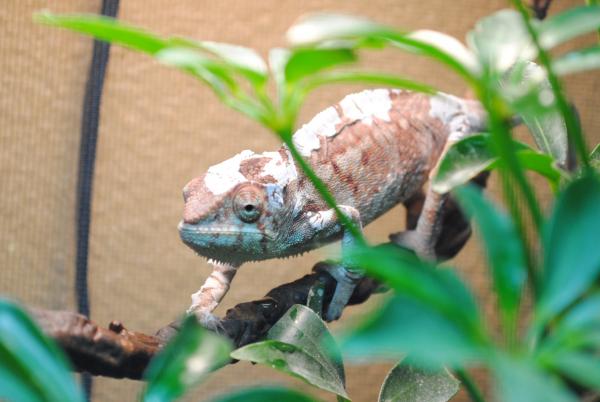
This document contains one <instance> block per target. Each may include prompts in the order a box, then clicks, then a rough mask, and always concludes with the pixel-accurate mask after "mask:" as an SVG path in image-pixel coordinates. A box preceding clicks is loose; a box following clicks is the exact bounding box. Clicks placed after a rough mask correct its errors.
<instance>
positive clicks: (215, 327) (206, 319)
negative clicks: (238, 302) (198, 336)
mask: <svg viewBox="0 0 600 402" xmlns="http://www.w3.org/2000/svg"><path fill="white" fill-rule="evenodd" d="M188 314H194V315H195V316H196V319H197V320H198V323H200V325H202V326H203V327H204V328H206V329H208V330H210V331H214V332H221V331H222V330H223V326H222V325H221V319H220V318H219V317H217V316H216V315H214V314H212V313H208V312H206V311H202V310H196V311H189V310H188Z"/></svg>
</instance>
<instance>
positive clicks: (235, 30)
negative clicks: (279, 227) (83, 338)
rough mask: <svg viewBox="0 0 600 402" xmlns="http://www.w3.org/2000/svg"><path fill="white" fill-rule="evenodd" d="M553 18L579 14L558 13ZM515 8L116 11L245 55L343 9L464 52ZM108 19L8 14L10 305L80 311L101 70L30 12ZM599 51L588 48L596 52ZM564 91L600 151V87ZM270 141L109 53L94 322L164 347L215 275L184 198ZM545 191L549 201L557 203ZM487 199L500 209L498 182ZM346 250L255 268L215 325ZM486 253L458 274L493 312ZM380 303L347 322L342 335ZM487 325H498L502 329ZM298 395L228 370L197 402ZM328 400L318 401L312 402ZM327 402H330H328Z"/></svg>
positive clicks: (573, 84)
mask: <svg viewBox="0 0 600 402" xmlns="http://www.w3.org/2000/svg"><path fill="white" fill-rule="evenodd" d="M555 3H556V4H555V5H554V6H553V8H552V9H551V11H552V12H556V11H558V10H560V9H563V8H565V7H567V6H569V5H575V4H580V3H583V1H566V0H563V1H556V2H555ZM504 6H505V2H503V1H500V0H493V1H492V0H485V1H481V0H454V1H447V0H418V1H417V0H403V1H400V0H369V1H332V0H327V1H325V0H322V1H316V0H303V1H291V0H263V1H241V0H240V1H235V0H220V1H199V0H185V1H181V0H180V1H177V2H167V1H158V0H121V5H120V10H119V18H120V19H122V20H123V21H127V22H130V23H133V24H137V25H140V26H144V27H147V28H148V29H150V30H152V31H156V32H159V33H161V34H165V35H167V34H180V35H188V36H191V37H194V38H198V39H210V40H215V41H222V42H231V43H238V44H241V45H244V46H249V47H253V48H255V49H258V50H259V51H260V53H261V54H262V55H264V56H266V53H267V50H268V49H269V48H272V47H275V46H282V45H285V41H284V33H285V30H286V28H287V27H289V26H290V24H292V23H293V21H294V20H295V19H296V18H297V17H298V16H300V15H302V14H303V13H306V12H311V11H322V10H332V11H343V12H347V13H353V14H360V15H364V16H367V17H370V18H372V19H374V20H377V21H379V22H382V23H385V24H389V25H393V26H396V27H402V28H406V29H417V28H430V29H437V30H440V31H443V32H446V33H449V34H451V35H454V36H456V37H458V38H464V35H465V33H466V31H467V30H468V29H469V28H470V27H472V25H473V24H474V22H475V21H476V20H477V19H478V18H480V17H482V16H484V15H486V14H489V13H491V12H492V11H494V10H497V9H500V8H502V7H504ZM43 8H49V9H50V10H52V11H57V12H58V11H60V12H98V11H99V10H100V1H91V0H61V1H31V0H28V1H23V0H5V1H3V2H2V7H0V55H1V58H0V88H1V89H0V127H1V128H0V194H1V196H0V227H1V228H2V229H1V230H0V294H3V295H8V296H10V297H13V298H16V299H18V300H20V301H22V302H23V303H25V304H27V305H33V306H40V307H45V308H52V309H69V310H73V309H75V306H74V290H73V282H74V278H73V275H74V252H75V212H74V211H75V193H76V181H77V163H78V152H79V136H80V123H81V108H82V99H83V93H84V88H85V82H86V79H87V74H88V69H89V63H90V59H91V44H92V41H91V40H90V39H89V38H85V37H82V36H79V35H76V34H72V33H68V32H63V31H60V30H57V29H53V28H48V27H45V26H39V25H36V24H34V23H33V22H32V20H31V15H32V13H33V12H34V11H35V10H40V9H43ZM592 40H593V37H591V36H590V37H588V38H586V39H585V40H584V42H588V43H590V42H591V41H592ZM365 59H366V62H365V64H367V65H370V66H372V67H374V68H378V69H385V70H388V71H390V72H395V73H398V74H402V75H404V76H407V77H413V78H415V79H418V80H420V81H423V82H428V83H430V84H433V85H435V86H437V87H438V88H440V89H441V90H444V91H446V92H450V93H453V94H457V95H462V94H464V93H465V86H464V85H463V83H462V82H461V81H460V80H459V79H458V78H457V77H455V76H454V75H452V74H450V73H448V72H446V71H444V70H443V69H442V68H440V67H439V66H437V65H435V64H433V63H432V62H429V61H428V60H425V59H421V58H417V57H410V56H404V55H401V54H400V52H383V53H380V54H369V55H368V56H367V57H366V58H365ZM567 83H568V92H569V94H570V95H571V97H572V99H574V100H575V102H576V104H577V105H578V107H579V111H580V113H581V118H582V123H583V127H584V128H585V130H586V132H587V135H588V139H589V144H590V145H592V144H596V143H597V142H598V141H600V134H599V131H600V130H599V129H600V118H598V116H597V115H595V114H597V113H598V93H599V91H600V76H599V74H598V73H593V74H586V75H578V76H573V77H570V78H569V79H568V81H567ZM357 88H359V87H356V86H355V87H349V86H330V87H327V88H323V89H321V90H319V91H317V92H316V93H314V94H313V95H311V96H310V97H309V99H308V101H307V103H306V105H305V106H304V108H303V110H302V114H301V118H300V122H304V121H307V120H308V119H310V117H311V116H313V115H314V114H315V113H316V112H318V111H319V110H321V109H323V108H325V107H326V106H328V105H330V104H331V103H333V102H335V101H337V100H339V99H340V98H341V97H343V96H344V95H345V94H347V93H349V92H351V91H353V90H356V89H357ZM276 147H278V141H277V140H276V139H275V138H274V137H273V136H272V135H271V134H270V133H269V132H267V130H265V129H263V128H262V127H260V126H259V125H258V124H256V123H254V122H252V121H250V120H248V119H247V118H245V117H244V116H242V115H239V114H237V113H234V112H232V111H231V110H229V109H228V108H226V107H225V106H223V105H222V104H221V103H219V102H218V101H217V99H216V97H215V96H214V95H213V94H212V93H211V91H210V90H209V89H207V88H206V87H205V86H203V85H201V84H199V83H198V82H196V81H195V80H194V79H193V78H190V77H188V76H186V75H184V74H183V73H181V72H178V71H174V70H172V69H169V68H166V67H164V66H161V65H160V64H159V63H157V62H155V61H153V60H152V59H150V58H148V57H146V56H143V55H140V54H136V53H133V52H130V51H127V50H124V49H122V48H118V47H113V48H112V49H111V55H110V61H109V65H108V71H107V76H106V83H105V88H104V95H103V102H102V105H101V121H100V132H99V142H98V155H97V164H96V173H95V182H94V193H93V209H92V226H91V234H90V236H91V237H90V256H89V267H90V292H91V310H92V314H91V316H92V319H94V320H95V321H97V322H99V323H101V324H102V325H106V324H107V323H108V322H109V321H110V320H113V319H119V320H121V321H122V322H123V323H124V324H125V326H126V327H128V328H130V329H134V330H137V331H142V332H148V333H153V332H154V331H155V330H156V329H158V328H159V327H161V326H162V325H164V324H166V323H168V322H170V321H171V320H173V319H175V318H177V317H178V315H179V314H181V313H182V312H183V311H184V309H185V308H186V307H187V306H188V304H189V301H190V299H189V295H190V294H191V293H193V292H194V291H195V290H197V288H198V287H199V286H200V285H201V284H202V282H203V280H204V278H205V277H206V276H207V275H208V273H209V267H208V265H207V263H206V262H205V261H204V260H203V259H201V258H199V257H197V256H196V255H195V254H194V253H193V252H192V251H191V250H190V249H188V248H187V247H185V246H184V245H183V244H182V243H181V242H180V241H179V237H178V234H177V230H176V226H177V222H178V221H179V219H180V216H181V211H182V206H183V202H182V199H181V189H182V187H183V186H184V184H185V183H186V182H187V181H188V180H190V179H191V178H193V177H195V176H197V175H199V174H200V173H202V172H203V171H205V170H206V169H207V168H208V167H209V166H210V165H212V164H215V163H217V162H220V161H222V160H224V159H226V158H228V157H230V156H232V155H234V154H235V153H237V152H239V151H241V150H243V149H252V150H254V151H257V152H262V151H264V150H269V149H275V148H276ZM537 181H538V183H539V187H540V191H541V192H542V194H543V197H545V198H546V199H547V198H548V190H547V188H546V187H545V186H544V185H543V183H542V182H541V181H539V180H537ZM490 192H491V193H492V194H493V196H495V197H498V194H499V192H498V186H497V185H496V180H492V185H491V189H490ZM402 215H403V214H402V211H401V210H400V208H398V209H396V210H394V211H392V212H390V214H389V215H386V218H383V219H380V220H379V221H378V222H376V223H375V224H373V225H371V226H369V227H368V229H367V234H368V237H369V238H370V239H371V240H372V241H374V242H379V241H385V240H386V239H387V234H388V233H391V232H394V231H398V230H399V229H400V228H402V227H403V226H402V225H403V216H402ZM336 250H337V248H336V246H333V247H328V248H326V249H322V250H318V251H316V252H313V253H310V254H308V255H305V256H303V257H301V258H294V259H289V260H282V261H279V260H278V261H266V262H261V263H254V264H246V265H244V266H243V267H242V269H241V271H240V273H239V274H238V276H237V277H236V279H235V282H234V284H233V287H232V290H231V292H230V293H229V295H228V296H227V298H226V300H225V302H224V303H223V306H222V307H221V308H220V309H219V313H221V314H222V313H224V311H225V310H226V308H228V307H231V306H233V305H235V304H236V303H239V302H243V301H248V300H252V299H256V298H259V297H261V296H263V295H264V293H265V292H267V291H268V290H269V289H271V288H273V287H275V286H277V285H279V284H281V283H283V282H286V281H290V280H293V279H295V278H297V277H300V276H302V275H303V274H305V273H307V272H308V271H309V270H310V268H311V267H312V265H313V263H314V262H316V261H318V260H319V259H323V258H324V257H326V256H328V255H329V253H331V252H335V251H336ZM481 261H482V255H481V252H480V249H479V248H478V246H477V244H476V242H475V241H470V242H469V244H468V246H467V247H466V248H465V249H464V250H463V251H462V252H461V253H460V255H459V256H458V258H456V259H455V260H454V261H453V262H452V264H454V265H455V266H458V267H460V272H461V273H462V274H463V276H464V277H465V278H466V279H467V280H468V281H469V282H470V283H471V284H472V286H473V287H474V288H475V290H476V291H477V293H478V294H479V295H480V298H481V301H482V308H484V309H490V308H491V306H492V300H491V297H490V295H489V292H488V290H487V289H488V284H487V283H486V281H485V279H484V278H485V277H484V271H483V265H482V264H481ZM380 300H381V297H375V298H373V300H371V301H370V302H369V303H366V304H365V305H363V306H360V307H353V308H350V309H348V310H347V311H346V312H345V313H344V316H343V318H342V323H341V324H334V325H332V326H333V327H334V328H338V327H340V325H343V324H347V323H351V322H353V321H355V319H356V318H357V317H358V316H360V314H361V312H363V311H366V310H368V309H371V308H373V307H374V306H376V304H377V303H378V302H379V301H380ZM489 311H490V316H491V315H493V313H491V311H492V310H489ZM389 368H390V365H389V364H381V365H369V366H349V367H348V368H347V383H348V390H349V394H350V396H351V397H352V398H353V400H354V401H373V400H376V397H377V392H378V388H379V385H380V384H381V382H382V381H383V379H384V377H385V374H386V371H387V370H388V369H389ZM264 382H270V383H290V384H292V385H293V386H296V387H304V388H307V387H306V386H305V385H303V384H301V383H300V382H299V381H296V380H293V379H291V378H289V377H284V376H282V375H279V374H277V373H276V372H275V371H273V370H270V369H267V368H262V367H260V366H250V365H249V364H247V363H238V364H235V365H232V366H229V367H226V368H225V369H223V370H221V371H219V372H218V373H216V374H215V375H213V376H212V377H211V378H210V379H209V380H208V381H207V382H206V383H204V384H203V385H201V386H200V387H199V388H198V389H197V390H196V391H195V392H193V395H192V396H190V397H189V398H188V400H205V399H207V398H208V397H210V396H212V395H215V394H216V393H218V392H223V391H225V390H230V389H232V388H234V387H240V386H244V385H250V384H257V383H264ZM140 386H141V383H140V382H135V381H129V380H112V379H106V378H98V379H96V381H95V384H94V398H93V399H94V400H95V401H133V400H135V395H136V393H137V392H139V390H140ZM317 394H318V393H317ZM321 395H322V397H323V398H325V399H326V400H333V398H332V397H331V396H328V395H325V394H321Z"/></svg>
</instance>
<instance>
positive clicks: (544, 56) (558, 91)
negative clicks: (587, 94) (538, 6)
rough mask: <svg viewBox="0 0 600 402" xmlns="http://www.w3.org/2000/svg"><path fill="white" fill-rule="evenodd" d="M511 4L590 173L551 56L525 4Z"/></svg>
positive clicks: (582, 141)
mask: <svg viewBox="0 0 600 402" xmlns="http://www.w3.org/2000/svg"><path fill="white" fill-rule="evenodd" d="M511 2H512V3H513V5H514V6H515V7H516V9H517V10H518V11H519V13H520V14H521V17H522V18H523V23H524V24H525V27H526V28H527V31H528V32H529V36H531V40H532V42H533V44H534V45H535V47H536V48H537V51H538V57H539V60H540V63H541V65H542V66H544V68H545V69H546V72H547V74H548V81H550V86H551V87H552V92H553V93H554V97H555V98H556V104H557V106H558V109H559V111H560V113H561V114H562V117H563V119H564V121H565V124H566V126H567V134H568V136H569V140H570V141H571V143H572V144H573V145H574V146H575V149H576V151H577V153H578V154H579V160H580V162H581V164H582V165H583V168H584V170H585V171H586V172H589V171H591V170H592V167H591V165H590V160H589V156H588V151H587V147H586V145H585V139H584V137H583V133H582V132H581V126H580V125H579V122H578V121H577V118H576V117H575V115H574V114H573V111H572V109H571V107H570V106H569V103H568V102H567V99H566V98H565V95H564V93H563V90H562V86H561V84H560V81H559V80H558V78H557V76H556V74H555V73H554V69H553V68H552V62H551V59H550V55H549V54H548V52H546V50H545V49H544V48H543V47H542V46H541V45H540V41H539V36H538V33H537V31H536V30H535V29H534V28H533V26H532V25H531V21H530V20H529V14H528V13H527V10H526V9H525V6H524V5H523V2H522V1H521V0H511Z"/></svg>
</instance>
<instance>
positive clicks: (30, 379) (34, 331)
mask: <svg viewBox="0 0 600 402" xmlns="http://www.w3.org/2000/svg"><path fill="white" fill-rule="evenodd" d="M0 399H1V400H6V401H14V402H27V401H44V402H46V401H49V402H60V401H65V402H82V401H83V400H84V398H83V394H82V393H81V391H80V390H79V388H78V387H77V386H76V385H75V381H74V379H73V375H72V374H71V371H70V368H69V366H68V365H67V363H66V360H65V357H64V355H63V353H62V352H61V351H60V350H59V349H58V347H57V346H56V345H55V344H54V343H53V342H52V341H51V340H49V339H48V338H47V337H46V336H45V335H44V334H43V333H42V332H41V331H40V329H39V328H38V327H37V326H36V325H35V323H34V322H33V321H32V320H31V319H30V318H29V317H28V316H27V315H26V314H25V313H24V312H23V310H21V308H20V307H18V306H17V305H16V304H15V303H13V302H11V301H8V300H6V299H0Z"/></svg>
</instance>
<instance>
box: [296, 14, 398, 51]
mask: <svg viewBox="0 0 600 402" xmlns="http://www.w3.org/2000/svg"><path fill="white" fill-rule="evenodd" d="M389 32H390V28H387V27H385V26H383V25H380V24H377V23H375V22H372V21H370V20H368V19H366V18H361V17H356V16H353V15H346V14H333V13H314V14H308V15H306V16H304V17H302V18H300V19H299V20H298V21H297V22H296V23H295V24H294V25H292V26H291V27H290V28H289V29H288V31H287V34H286V36H287V40H288V41H289V42H290V43H291V44H292V45H295V46H302V45H309V44H314V43H317V42H324V41H329V40H337V39H352V38H357V37H371V36H373V37H376V36H379V35H382V34H386V33H389Z"/></svg>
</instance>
